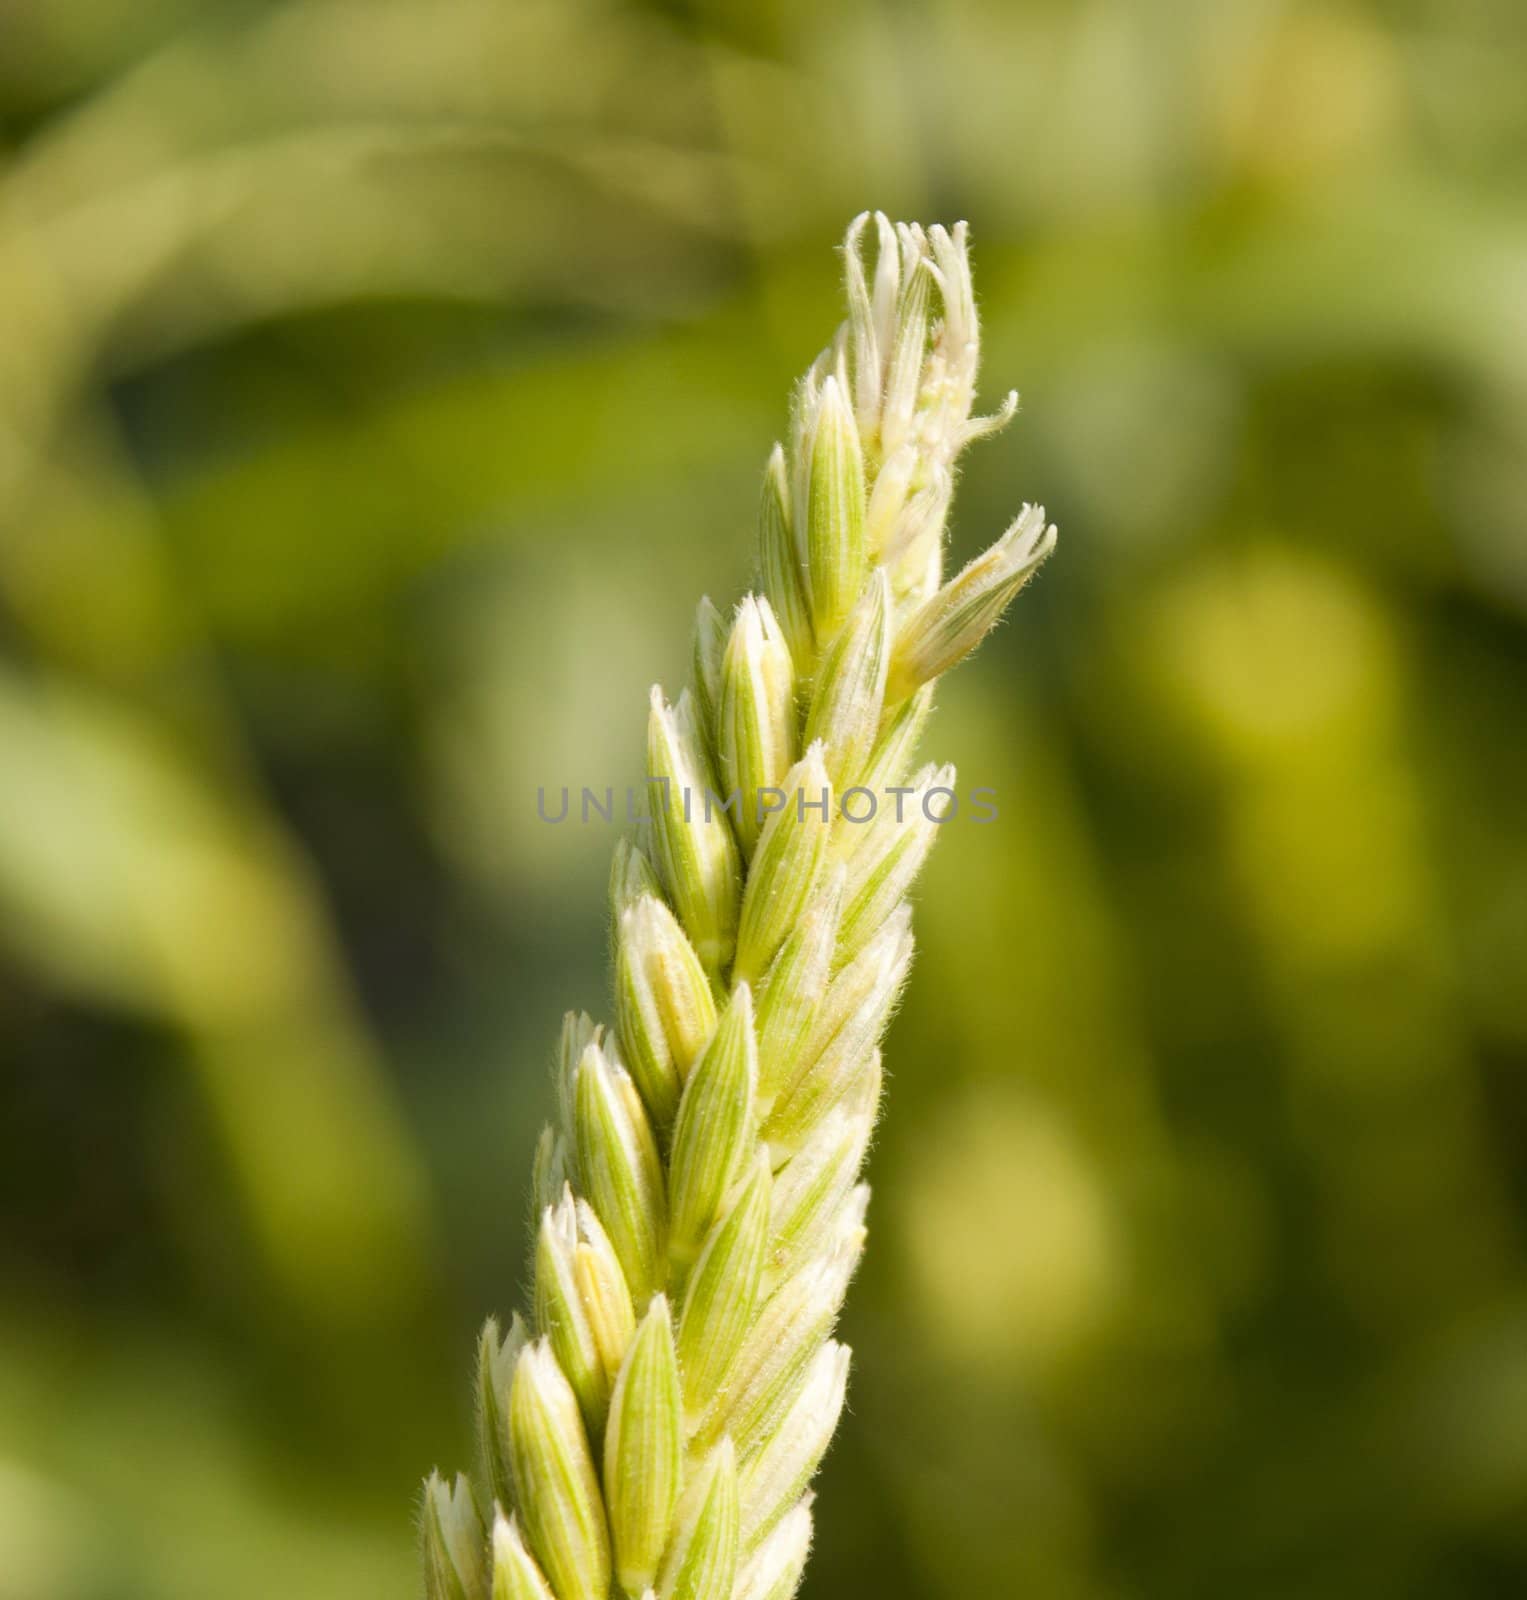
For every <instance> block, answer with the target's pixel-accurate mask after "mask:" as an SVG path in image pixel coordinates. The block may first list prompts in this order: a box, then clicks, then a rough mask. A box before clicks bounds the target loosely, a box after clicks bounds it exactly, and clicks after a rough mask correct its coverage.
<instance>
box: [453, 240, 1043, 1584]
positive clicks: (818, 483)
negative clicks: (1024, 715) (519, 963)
mask: <svg viewBox="0 0 1527 1600" xmlns="http://www.w3.org/2000/svg"><path fill="white" fill-rule="evenodd" d="M869 233H872V235H873V244H872V246H871V247H870V248H866V234H869ZM843 257H844V265H845V281H846V290H847V298H848V311H849V315H848V318H847V320H846V321H845V322H844V324H843V326H842V327H841V328H840V329H839V330H838V333H837V336H836V337H835V338H834V340H833V342H832V344H831V345H830V346H829V347H828V348H827V349H826V350H825V351H824V352H823V353H822V354H821V355H820V356H819V357H818V358H817V360H816V362H815V363H814V364H813V366H812V367H811V369H810V371H809V372H807V374H806V375H805V377H804V378H802V379H801V381H800V383H799V385H798V386H797V389H796V393H795V399H794V405H793V407H792V414H791V422H790V433H789V440H788V443H787V444H786V445H776V446H775V449H774V452H773V454H772V455H771V457H770V459H769V464H768V467H767V469H766V472H765V476H764V491H763V500H762V508H761V512H760V517H759V528H758V571H759V580H760V582H759V590H760V592H758V593H755V594H750V595H748V596H747V597H746V598H745V599H744V600H743V601H742V602H741V604H740V605H739V606H738V607H737V608H736V610H735V612H734V614H733V616H732V617H731V619H730V620H728V619H727V618H726V617H724V616H723V615H722V614H721V613H720V612H719V611H718V610H717V609H716V608H715V607H714V606H713V605H711V603H710V602H709V601H708V600H706V601H702V603H701V606H700V612H699V617H698V620H697V624H696V630H695V640H694V650H693V660H694V682H693V684H692V685H691V687H690V688H689V689H687V690H685V691H684V692H683V693H681V694H680V695H679V697H678V699H677V700H676V701H673V702H670V701H669V700H668V699H667V697H666V696H665V695H664V694H663V692H662V690H661V689H660V688H654V689H653V691H652V698H651V708H650V716H649V722H648V739H647V764H648V777H649V779H650V780H651V781H650V783H649V794H650V795H651V804H652V817H651V825H650V829H649V830H648V831H647V832H646V833H645V834H644V836H643V839H642V840H641V841H638V840H627V841H623V842H622V844H621V846H620V847H619V849H618V851H617V854H616V862H615V870H614V873H613V875H612V882H611V899H612V920H613V925H614V929H615V952H614V967H615V995H614V1015H615V1025H614V1027H613V1028H605V1027H601V1026H598V1025H596V1024H595V1023H593V1022H592V1021H591V1020H590V1019H589V1018H587V1017H582V1016H569V1017H568V1019H567V1022H566V1025H565V1027H564V1030H563V1038H562V1046H561V1051H560V1057H559V1065H558V1082H557V1088H558V1104H559V1117H558V1121H557V1123H556V1125H554V1126H552V1127H550V1128H548V1129H547V1130H546V1132H545V1133H544V1134H543V1136H542V1140H541V1144H540V1148H539V1151H538V1154H537V1159H536V1172H535V1187H536V1196H537V1207H538V1216H537V1238H536V1247H535V1251H534V1269H533V1279H534V1281H533V1284H532V1286H531V1292H530V1294H529V1296H528V1301H529V1310H528V1312H527V1315H526V1318H524V1319H522V1318H521V1317H519V1316H516V1317H515V1318H514V1319H513V1322H512V1323H511V1325H510V1327H509V1330H508V1332H507V1333H502V1332H501V1331H500V1329H499V1326H498V1324H497V1323H496V1322H495V1321H493V1320H492V1319H490V1320H489V1322H488V1325H487V1327H486V1328H485V1329H484V1332H483V1335H482V1339H481V1341H480V1345H479V1371H478V1382H477V1393H478V1405H479V1413H480V1417H479V1420H480V1434H481V1462H480V1465H479V1471H478V1474H477V1476H476V1478H475V1479H470V1478H468V1477H466V1476H464V1475H462V1476H458V1478H457V1479H456V1482H455V1485H454V1486H447V1484H446V1483H445V1482H444V1480H443V1479H441V1478H440V1476H439V1475H438V1474H432V1475H431V1477H430V1479H429V1480H428V1482H427V1484H426V1486H425V1504H424V1515H423V1519H422V1520H423V1540H424V1568H425V1590H426V1594H427V1595H428V1597H429V1600H789V1597H790V1596H791V1595H793V1594H794V1593H795V1590H796V1587H797V1585H798V1583H799V1581H800V1578H801V1574H802V1571H803V1569H804V1567H805V1563H806V1555H807V1551H808V1549H809V1546H810V1541H811V1529H812V1494H811V1490H810V1483H811V1480H812V1477H813V1475H814V1474H815V1472H816V1470H817V1467H818V1465H819V1464H820V1462H821V1459H822V1457H823V1455H824V1454H825V1452H826V1450H827V1448H828V1446H829V1444H830V1443H831V1440H832V1436H833V1433H834V1430H835V1429H836V1426H837V1421H838V1416H839V1413H840V1412H841V1410H842V1407H843V1403H844V1397H845V1394H846V1390H847V1383H848V1376H849V1363H850V1352H849V1351H848V1349H847V1348H846V1347H845V1346H844V1345H842V1344H840V1343H838V1342H836V1341H835V1340H834V1339H833V1331H834V1327H835V1325H836V1322H837V1317H838V1311H839V1308H840V1306H841V1305H842V1303H843V1297H844V1295H845V1293H846V1292H847V1289H848V1285H849V1281H850V1279H851V1278H852V1276H853V1273H854V1269H855V1267H856V1265H857V1263H858V1260H859V1256H860V1253H861V1251H862V1250H863V1247H864V1239H865V1226H864V1219H865V1208H866V1205H867V1203H868V1198H869V1191H868V1188H867V1187H866V1186H865V1185H864V1184H862V1183H861V1182H860V1181H859V1175H860V1169H861V1167H862V1164H863V1161H864V1157H865V1152H866V1150H867V1149H868V1146H869V1142H870V1135H871V1133H872V1131H873V1128H874V1124H875V1119H876V1116H877V1114H878V1112H879V1106H880V1090H881V1065H880V1039H881V1035H882V1033H883V1032H884V1029H885V1026H886V1023H887V1021H888V1019H889V1017H890V1014H891V1011H892V1009H893V1007H894V1005H895V1003H896V999H897V996H898V995H899V993H900V991H901V987H902V984H903V983H904V982H905V980H906V976H907V972H908V969H909V967H910V964H911V958H912V931H911V911H910V907H909V906H908V904H907V898H906V897H907V894H908V892H909V890H910V889H911V887H912V884H913V881H914V879H915V877H916V875H917V873H918V871H919V869H920V868H921V866H922V863H923V861H924V860H925V859H926V857H927V854H928V851H929V849H930V847H931V845H932V843H933V840H934V838H935V837H936V835H937V832H938V819H939V817H940V815H941V811H942V808H943V807H945V806H947V794H948V792H949V791H951V790H952V789H953V786H954V773H953V771H952V769H950V768H948V767H944V768H938V767H934V766H928V767H924V768H923V769H922V770H921V771H919V772H917V773H915V774H911V775H910V776H909V772H910V769H911V766H912V762H913V758H914V751H915V746H916V743H917V740H918V737H919V736H920V734H921V732H922V730H923V727H924V724H925V723H926V720H927V716H928V712H929V709H930V706H931V699H932V686H933V684H934V682H935V681H936V680H937V679H938V678H939V677H940V676H941V675H942V674H943V673H944V672H946V671H948V669H949V668H950V667H952V666H954V665H955V664H956V663H957V662H959V661H960V660H962V659H963V658H964V657H965V656H966V655H968V654H969V653H970V651H971V650H973V649H974V648H975V647H976V645H977V644H979V642H980V641H981V639H982V638H983V637H984V636H985V635H986V634H987V633H988V632H989V631H990V629H991V628H992V627H993V626H995V624H996V623H997V621H998V620H999V619H1000V618H1001V616H1002V613H1003V611H1004V609H1005V607H1006V606H1007V604H1008V602H1009V601H1010V600H1011V599H1012V597H1013V596H1014V595H1015V594H1016V593H1017V591H1018V590H1019V589H1020V588H1021V587H1022V586H1023V584H1024V583H1025V582H1026V581H1027V580H1028V578H1029V577H1030V576H1031V575H1032V573H1033V572H1034V571H1035V570H1036V569H1037V567H1038V566H1039V564H1040V563H1041V562H1042V561H1043V560H1044V558H1045V557H1046V556H1047V555H1048V554H1049V552H1050V550H1051V548H1052V547H1053V545H1054V542H1055V529H1054V528H1053V527H1052V526H1050V525H1049V524H1047V523H1046V521H1045V517H1044V512H1043V510H1042V508H1038V507H1029V506H1026V507H1024V509H1023V512H1022V513H1021V514H1020V516H1019V517H1018V519H1017V520H1016V521H1015V522H1014V523H1013V525H1012V527H1011V528H1009V529H1008V531H1007V532H1006V533H1005V534H1004V535H1003V536H1002V538H1000V539H999V540H998V541H997V542H996V543H995V544H994V545H993V546H992V547H991V548H990V549H989V550H987V551H986V552H985V553H984V554H983V555H981V556H979V557H977V558H976V559H975V560H974V561H972V562H971V563H970V564H969V565H968V566H967V567H965V568H964V570H963V571H962V572H960V573H959V574H958V575H957V576H956V577H955V578H953V579H952V580H951V581H949V582H947V583H946V582H945V581H944V579H943V548H944V530H945V522H946V519H947V516H948V511H949V504H950V499H951V495H952V490H953V484H954V468H955V463H956V460H957V458H958V456H959V454H960V452H961V450H963V448H964V447H965V445H966V444H967V443H969V441H970V440H972V439H974V438H976V437H979V436H980V435H982V434H985V433H989V432H991V431H993V430H994V429H995V428H997V427H999V426H1001V425H1002V424H1003V423H1004V422H1006V421H1007V420H1008V418H1010V417H1011V416H1012V414H1013V411H1014V409H1015V408H1016V404H1017V396H1016V395H1009V396H1008V398H1007V400H1006V401H1005V403H1004V404H1003V406H1002V407H1001V408H1000V409H999V411H998V412H997V413H996V415H995V416H992V417H986V418H973V417H972V416H971V408H972V404H973V400H974V395H975V381H976V369H977V364H978V359H979V351H980V340H979V331H978V326H977V320H976V311H975V300H974V296H973V294H972V290H971V280H970V265H969V255H968V250H967V242H966V231H965V226H964V224H963V223H961V224H958V225H956V226H955V227H954V228H953V229H950V230H947V231H946V230H945V229H943V228H941V227H934V228H930V229H927V230H926V231H925V230H924V229H922V228H921V227H918V226H916V225H909V224H897V225H894V226H893V225H892V224H891V223H890V222H889V221H888V220H887V219H886V218H885V217H883V216H880V215H876V216H875V217H874V218H873V219H871V218H870V217H868V216H861V217H859V218H858V219H856V220H855V222H854V223H853V224H852V225H851V227H850V228H849V231H848V237H847V241H846V243H845V245H844V250H843Z"/></svg>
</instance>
